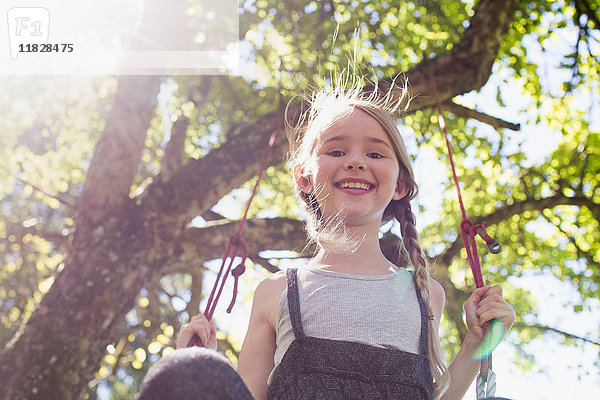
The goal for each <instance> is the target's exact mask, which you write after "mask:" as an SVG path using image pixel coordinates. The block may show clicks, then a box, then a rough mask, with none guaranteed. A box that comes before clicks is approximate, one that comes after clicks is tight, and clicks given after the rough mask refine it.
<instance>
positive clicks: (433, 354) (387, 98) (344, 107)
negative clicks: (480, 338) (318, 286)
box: [285, 73, 450, 399]
mask: <svg viewBox="0 0 600 400" xmlns="http://www.w3.org/2000/svg"><path fill="white" fill-rule="evenodd" d="M349 82H351V84H350V85H348V83H349ZM363 82H364V79H363V77H362V76H360V77H357V76H356V75H355V74H354V76H350V74H348V73H347V74H344V73H342V74H340V75H339V79H337V81H336V82H335V84H334V85H332V86H330V87H329V88H323V89H320V90H315V91H313V92H312V95H311V97H310V98H307V97H299V96H298V97H297V98H295V99H292V101H290V102H289V103H288V106H287V108H286V113H285V121H286V133H287V135H288V140H289V143H290V149H291V152H290V164H291V165H292V166H294V167H295V166H300V167H299V168H302V170H303V172H304V175H308V174H309V173H310V171H311V170H312V165H311V159H312V158H313V156H314V152H315V149H316V146H317V142H318V139H319V137H320V135H321V134H322V133H323V132H324V131H325V130H326V129H327V128H328V127H330V126H331V125H332V124H333V123H335V122H336V121H338V120H339V119H341V118H344V117H345V116H346V115H348V114H349V113H350V112H352V110H354V109H355V108H357V109H360V110H362V111H364V112H366V113H368V114H369V115H370V116H371V117H373V118H374V119H375V120H376V121H377V122H378V123H379V124H380V125H381V127H382V128H383V129H384V130H385V132H386V134H387V135H388V137H389V139H390V141H391V143H392V145H393V148H394V152H395V153H396V157H397V159H398V163H399V166H400V173H399V176H398V183H399V184H401V185H403V186H404V187H405V188H406V189H407V190H408V192H407V194H406V196H405V197H404V198H403V199H401V200H392V201H391V202H390V204H389V205H388V206H387V207H386V208H385V210H384V213H383V218H382V224H383V223H386V222H389V221H391V220H393V219H396V220H397V221H398V222H399V224H400V232H401V235H402V241H401V243H400V244H399V248H400V251H398V252H397V254H398V256H397V259H396V260H394V263H395V264H396V265H399V266H404V265H406V261H407V260H405V259H403V257H404V258H408V260H410V263H411V264H412V265H413V267H414V270H415V278H416V283H417V286H418V287H419V289H420V291H421V293H422V295H423V299H424V301H425V304H426V305H427V313H428V317H429V337H428V342H429V346H428V348H429V354H428V356H429V361H430V365H431V373H432V375H433V378H434V384H435V386H434V387H435V394H434V397H435V398H436V399H437V398H439V397H441V395H442V394H443V393H444V392H445V391H446V389H447V388H448V386H449V383H450V374H449V372H448V369H447V367H446V365H445V363H444V360H443V357H442V349H441V344H440V339H439V336H438V332H437V329H435V327H434V321H433V311H432V308H431V301H430V291H429V265H428V263H427V259H426V258H425V257H424V255H423V251H422V250H421V246H420V244H419V235H418V232H417V230H416V228H415V216H414V214H413V213H412V210H411V206H410V201H411V200H412V199H413V198H414V197H415V196H416V195H417V192H418V187H417V184H416V183H415V180H414V174H413V170H412V166H411V164H410V159H409V157H408V153H407V151H406V147H405V145H404V142H403V140H402V137H401V136H400V132H399V131H398V128H397V127H396V124H395V122H394V118H393V115H394V114H399V113H401V112H403V111H405V110H406V108H407V107H408V104H409V103H410V98H409V94H408V88H407V86H408V85H407V82H406V81H404V82H403V84H401V85H398V84H396V83H395V80H393V81H392V82H391V84H390V86H389V88H387V90H386V91H385V93H382V92H381V91H380V90H379V84H378V82H377V81H375V82H372V83H370V84H369V85H368V86H365V85H364V84H363ZM347 86H350V87H349V88H348V87H347ZM298 98H300V100H301V101H300V103H299V104H294V100H297V99H298ZM294 187H295V193H296V195H298V196H299V197H300V198H301V199H302V200H303V201H304V203H305V206H306V210H307V211H308V215H309V217H308V220H307V221H306V230H307V233H308V237H309V240H310V241H311V242H314V243H315V244H317V246H319V247H321V248H323V249H326V250H328V251H332V252H342V251H353V250H354V249H355V248H356V247H357V246H358V244H359V242H360V240H361V238H356V237H352V236H350V235H348V233H347V232H346V231H345V230H344V226H343V221H342V219H341V218H339V215H332V216H327V217H324V216H323V215H322V212H321V209H320V206H319V202H320V201H322V198H319V197H320V196H321V192H320V190H319V189H318V188H316V191H315V192H313V193H305V192H303V191H302V190H300V188H299V187H298V185H294Z"/></svg>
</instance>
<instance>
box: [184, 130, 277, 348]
mask: <svg viewBox="0 0 600 400" xmlns="http://www.w3.org/2000/svg"><path fill="white" fill-rule="evenodd" d="M277 132H278V131H277V130H275V131H273V133H272V134H271V138H270V139H269V148H268V149H267V155H266V156H265V160H264V161H263V164H262V166H261V167H260V172H259V173H258V177H257V179H256V183H255V184H254V190H253V191H252V195H251V196H250V198H249V199H248V203H247V204H246V211H245V212H244V216H243V217H242V219H241V220H240V224H239V225H238V228H237V230H236V231H235V233H234V234H233V235H231V236H230V237H229V241H228V242H227V248H226V249H225V254H223V258H222V259H221V268H220V269H219V273H218V274H217V279H216V280H215V284H214V286H213V289H212V291H211V293H210V297H209V298H208V303H207V304H206V308H205V309H204V316H205V317H206V319H207V320H209V321H210V320H211V319H212V317H213V314H214V312H215V308H216V307H217V302H218V301H219V297H221V292H223V287H224V286H225V281H227V278H228V277H229V272H230V271H231V275H233V296H232V298H231V303H229V307H228V308H227V313H231V310H232V309H233V306H234V304H235V299H236V298H237V288H238V280H239V277H240V276H241V275H242V274H243V273H244V272H245V271H246V267H245V263H246V258H248V248H247V247H246V244H245V243H244V241H243V240H242V228H243V227H244V223H245V222H246V219H247V217H248V210H249V209H250V204H251V203H252V199H254V195H256V190H257V189H258V184H259V182H260V179H261V177H262V174H263V172H265V169H266V168H267V164H268V162H269V158H270V157H271V150H272V149H273V145H274V144H275V138H277ZM232 247H233V251H232ZM240 249H241V253H242V254H241V257H242V261H240V263H239V264H238V265H237V266H236V267H235V268H234V269H233V270H232V269H231V267H232V265H233V260H234V259H235V257H237V255H238V253H239V251H240ZM227 258H229V264H228V266H227V271H226V272H225V274H223V269H224V268H225V262H226V261H227ZM221 276H222V279H221ZM219 281H221V287H220V288H219V291H218V292H217V293H216V296H215V292H216V290H217V287H218V286H219ZM193 346H198V347H203V346H202V342H201V340H200V337H199V336H198V335H194V337H192V339H191V340H190V342H189V343H188V345H187V347H193Z"/></svg>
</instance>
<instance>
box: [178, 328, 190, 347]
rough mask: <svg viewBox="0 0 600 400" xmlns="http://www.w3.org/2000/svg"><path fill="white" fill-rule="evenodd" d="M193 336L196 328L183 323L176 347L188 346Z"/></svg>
mask: <svg viewBox="0 0 600 400" xmlns="http://www.w3.org/2000/svg"><path fill="white" fill-rule="evenodd" d="M192 337H194V330H193V329H190V328H189V325H183V326H182V327H181V329H179V336H178V337H177V344H176V347H177V348H178V349H180V348H182V347H187V346H188V343H189V342H190V340H192Z"/></svg>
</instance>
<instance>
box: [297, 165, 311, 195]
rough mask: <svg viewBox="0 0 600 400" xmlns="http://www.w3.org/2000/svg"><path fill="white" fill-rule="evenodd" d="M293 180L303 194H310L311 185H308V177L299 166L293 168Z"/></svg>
mask: <svg viewBox="0 0 600 400" xmlns="http://www.w3.org/2000/svg"><path fill="white" fill-rule="evenodd" d="M294 180H295V181H296V185H298V188H300V190H302V191H303V192H305V193H310V192H312V189H313V188H312V184H311V183H310V177H309V176H306V174H305V173H304V168H302V166H301V165H295V166H294Z"/></svg>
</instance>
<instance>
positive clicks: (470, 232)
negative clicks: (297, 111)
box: [429, 68, 509, 400]
mask: <svg viewBox="0 0 600 400" xmlns="http://www.w3.org/2000/svg"><path fill="white" fill-rule="evenodd" d="M429 77H430V79H431V86H432V89H433V96H434V98H435V102H436V106H437V110H438V122H439V125H440V128H441V129H442V132H443V134H444V139H445V141H446V148H447V149H448V158H449V159H450V166H451V168H452V176H453V179H454V186H455V187H456V192H457V194H458V203H459V204H460V210H461V213H462V222H461V223H460V233H461V236H462V239H463V243H464V245H465V250H466V251H467V259H468V260H469V265H470V266H471V272H472V274H473V280H474V281H475V287H477V288H480V287H483V286H484V281H483V274H482V272H481V264H480V262H479V254H478V253H477V243H476V242H475V236H476V235H479V236H480V237H481V238H482V239H483V240H484V241H485V243H486V245H487V248H488V250H489V251H490V252H491V253H492V254H498V253H499V252H500V251H501V250H502V246H501V245H500V244H499V243H498V242H497V241H496V240H495V239H493V238H491V237H490V235H488V234H487V231H486V230H485V226H484V224H485V222H482V223H481V224H477V225H474V224H473V222H472V221H471V220H470V219H469V218H468V217H467V213H466V211H465V206H464V204H463V201H462V196H461V193H460V186H459V184H458V177H457V176H456V170H455V168H454V160H453V158H452V149H451V148H450V140H449V139H448V132H447V130H446V123H445V121H444V116H443V115H442V106H441V104H440V100H439V95H438V91H437V86H436V84H435V79H434V77H433V71H432V69H431V68H429ZM489 328H490V321H488V322H486V323H485V324H484V325H483V337H484V339H483V343H482V346H485V342H486V339H488V335H487V334H488V332H489ZM488 345H489V343H488ZM486 347H487V346H486ZM492 350H493V349H492V348H489V351H486V352H485V354H484V355H483V357H482V358H481V367H480V369H479V374H478V375H477V381H476V392H477V393H476V394H477V400H493V399H496V400H509V399H505V398H503V397H494V395H495V393H496V374H495V373H494V372H493V371H492Z"/></svg>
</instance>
